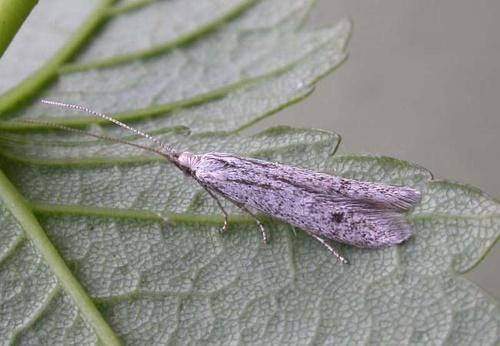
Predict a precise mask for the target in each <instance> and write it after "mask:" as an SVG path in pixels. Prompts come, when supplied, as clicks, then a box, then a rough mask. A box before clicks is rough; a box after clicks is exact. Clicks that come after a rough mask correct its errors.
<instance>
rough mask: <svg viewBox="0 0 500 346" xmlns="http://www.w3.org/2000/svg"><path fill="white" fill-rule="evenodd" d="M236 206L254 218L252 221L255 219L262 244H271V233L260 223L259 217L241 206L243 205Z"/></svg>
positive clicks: (237, 204)
mask: <svg viewBox="0 0 500 346" xmlns="http://www.w3.org/2000/svg"><path fill="white" fill-rule="evenodd" d="M235 204H236V206H237V207H238V208H240V209H241V210H243V211H244V212H245V213H247V214H248V215H250V216H251V217H252V219H254V221H255V223H256V224H257V226H259V229H260V234H261V238H262V242H263V243H264V244H267V243H269V233H268V232H267V229H266V228H265V227H264V225H263V224H262V222H260V220H259V219H258V218H257V216H256V215H255V214H254V213H253V212H251V211H250V210H249V209H248V208H247V207H245V206H244V205H243V204H241V203H235Z"/></svg>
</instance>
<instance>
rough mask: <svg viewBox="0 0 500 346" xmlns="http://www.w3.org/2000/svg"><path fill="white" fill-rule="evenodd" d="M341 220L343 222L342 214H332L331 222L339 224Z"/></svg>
mask: <svg viewBox="0 0 500 346" xmlns="http://www.w3.org/2000/svg"><path fill="white" fill-rule="evenodd" d="M342 220H344V213H339V212H337V213H333V214H332V221H333V222H336V223H341V222H342Z"/></svg>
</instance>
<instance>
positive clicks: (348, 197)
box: [31, 100, 420, 263]
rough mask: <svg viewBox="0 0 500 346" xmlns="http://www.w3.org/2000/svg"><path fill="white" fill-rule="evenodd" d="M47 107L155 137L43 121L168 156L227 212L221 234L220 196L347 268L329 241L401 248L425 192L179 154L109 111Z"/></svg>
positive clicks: (217, 156) (225, 158)
mask: <svg viewBox="0 0 500 346" xmlns="http://www.w3.org/2000/svg"><path fill="white" fill-rule="evenodd" d="M42 102H43V103H46V104H50V105H55V106H59V107H66V108H71V109H75V110H80V111H84V112H87V113H90V114H92V115H94V116H97V117H100V118H104V119H106V120H109V121H111V122H113V123H115V124H117V125H118V126H121V127H123V128H125V129H127V130H129V131H132V132H133V133H135V134H137V135H140V136H142V137H145V138H147V139H148V140H150V141H151V142H152V143H154V144H155V145H156V146H157V148H156V147H146V146H142V145H138V144H135V143H130V142H125V141H123V140H121V139H118V138H114V137H106V136H100V135H96V134H93V133H88V132H85V131H81V130H77V129H73V128H67V127H64V126H60V125H56V124H51V123H45V124H47V125H51V126H54V127H58V128H62V129H65V130H69V131H74V132H81V133H85V134H87V135H90V136H93V137H97V138H101V139H105V140H111V141H115V142H120V143H125V144H128V145H132V146H135V147H139V148H141V149H145V150H149V151H152V152H155V153H157V154H159V155H161V156H163V157H165V158H166V159H167V160H168V161H170V162H172V163H173V164H174V165H175V166H177V167H178V168H179V169H180V170H181V171H183V172H184V173H185V174H187V175H189V176H190V177H192V178H193V179H194V180H195V181H196V182H198V183H199V184H200V185H201V186H202V187H203V188H204V189H205V190H206V191H207V192H208V193H209V194H210V195H211V196H212V197H213V198H214V199H215V201H216V202H217V204H218V206H219V207H220V209H221V210H222V213H223V214H224V225H223V227H222V229H221V230H222V231H225V230H226V229H227V225H228V223H227V218H228V215H227V212H226V211H225V210H224V207H223V206H222V204H221V202H220V200H219V197H222V198H224V199H226V200H228V201H230V202H232V203H233V204H235V205H236V206H238V207H239V208H240V209H241V210H243V211H244V212H245V213H247V214H249V215H250V216H251V217H252V218H253V219H254V220H255V222H256V223H257V225H258V226H259V228H260V231H261V233H262V240H263V241H264V242H267V241H268V239H269V237H268V234H267V231H266V229H265V228H264V226H263V224H262V223H261V222H260V221H259V220H258V218H257V217H256V215H255V212H256V211H260V212H262V213H264V214H267V215H269V216H272V217H274V218H276V219H279V220H282V221H284V222H287V223H289V224H291V225H294V226H297V227H299V228H301V229H303V230H304V231H305V232H306V233H307V234H309V235H311V236H312V237H314V238H315V239H317V240H318V241H320V242H321V243H322V244H323V245H325V246H326V247H327V248H328V249H329V250H330V251H331V252H332V253H333V254H334V255H335V256H336V257H337V258H338V259H339V260H340V261H341V262H343V263H348V261H347V259H346V258H344V257H343V256H341V255H340V254H339V253H338V252H337V251H336V250H335V248H334V247H333V246H332V245H330V244H329V243H328V240H333V241H336V242H340V243H345V244H349V245H354V246H357V247H361V248H383V247H387V246H392V245H395V244H400V243H402V242H404V241H405V240H407V239H408V238H409V237H410V236H411V229H410V226H409V224H408V222H407V221H406V219H405V217H404V215H403V213H404V212H406V211H408V210H409V209H411V208H412V207H413V206H414V205H415V204H416V203H418V202H419V200H420V192H418V191H417V190H415V189H412V188H409V187H405V186H391V185H385V184H379V183H371V182H363V181H357V180H351V179H345V178H341V177H337V176H332V175H327V174H322V173H318V172H314V171H312V170H308V169H302V168H297V167H292V166H287V165H283V164H278V163H272V162H268V161H262V160H256V159H251V158H246V157H241V156H238V155H233V154H225V153H206V154H192V153H189V152H180V151H177V150H175V149H174V148H173V147H172V146H170V145H166V144H164V143H162V142H161V141H159V140H158V139H156V138H154V137H152V136H151V135H149V134H147V133H144V132H142V131H140V130H138V129H135V128H132V127H130V126H128V125H126V124H123V123H122V122H120V121H118V120H116V119H114V118H111V117H110V116H107V115H106V114H103V113H100V112H96V111H93V110H90V109H88V108H85V107H82V106H78V105H72V104H66V103H61V102H55V101H46V100H44V101H42ZM31 122H36V121H31Z"/></svg>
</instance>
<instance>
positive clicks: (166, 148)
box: [41, 100, 178, 161]
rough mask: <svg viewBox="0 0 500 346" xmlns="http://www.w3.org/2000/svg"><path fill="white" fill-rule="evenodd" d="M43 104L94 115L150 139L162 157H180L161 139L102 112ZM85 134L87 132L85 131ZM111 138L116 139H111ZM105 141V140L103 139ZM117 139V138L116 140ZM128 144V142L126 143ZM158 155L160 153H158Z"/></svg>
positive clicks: (81, 107)
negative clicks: (157, 146) (159, 149)
mask: <svg viewBox="0 0 500 346" xmlns="http://www.w3.org/2000/svg"><path fill="white" fill-rule="evenodd" d="M41 102H42V103H45V104H47V105H51V106H56V107H61V108H69V109H72V110H78V111H82V112H85V113H88V114H90V115H93V116H95V117H97V118H101V119H105V120H108V121H110V122H112V123H113V124H115V125H118V126H120V127H121V128H124V129H126V130H128V131H130V132H132V133H134V134H136V135H138V136H141V137H144V138H146V139H149V140H150V141H151V142H153V143H155V144H157V145H159V146H160V147H161V148H162V149H163V150H164V152H162V155H163V156H168V157H169V159H171V160H174V161H175V158H176V156H177V155H178V153H177V151H175V150H174V149H173V148H172V146H170V145H167V144H165V143H163V142H162V141H160V140H159V139H157V138H155V137H153V136H152V135H150V134H148V133H146V132H143V131H141V130H139V129H136V128H134V127H132V126H129V125H127V124H125V123H122V122H121V121H119V120H117V119H115V118H113V117H111V116H109V115H107V114H105V113H102V112H98V111H95V110H93V109H90V108H87V107H85V106H80V105H76V104H71V103H64V102H59V101H51V100H41ZM67 129H69V128H66V130H67ZM83 132H85V131H83ZM86 134H88V135H90V133H86ZM93 137H95V136H93ZM109 138H115V137H109ZM102 139H104V138H102ZM115 139H116V138H115ZM120 143H124V141H121V142H120ZM126 143H128V142H126ZM128 144H132V143H128ZM145 148H147V147H143V148H142V149H145ZM150 149H152V148H150ZM157 153H158V152H157Z"/></svg>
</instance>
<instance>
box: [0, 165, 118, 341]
mask: <svg viewBox="0 0 500 346" xmlns="http://www.w3.org/2000/svg"><path fill="white" fill-rule="evenodd" d="M0 196H1V198H2V199H3V201H4V203H5V205H6V206H7V209H8V210H9V211H10V212H11V213H12V215H13V216H14V217H15V218H16V219H17V221H18V222H19V224H20V225H21V227H22V228H23V229H24V231H25V233H26V237H27V238H29V239H30V240H31V241H32V242H33V244H34V245H35V247H36V249H37V250H38V251H39V253H40V255H41V256H42V258H43V259H44V260H45V262H46V263H47V265H48V266H49V268H50V269H51V270H52V272H53V273H54V275H55V276H56V277H57V279H58V282H59V284H60V285H61V286H62V288H63V289H64V291H65V292H66V293H67V294H68V295H69V296H70V297H71V298H72V299H73V302H74V303H75V305H76V306H77V307H78V309H79V311H80V313H81V315H82V316H83V317H84V319H85V320H86V321H87V322H88V323H89V324H90V325H91V326H92V328H93V330H94V332H95V333H96V335H97V337H98V338H99V339H100V340H101V341H102V343H103V344H105V345H121V341H120V340H119V339H118V336H117V335H116V334H115V333H114V332H113V330H112V329H111V328H110V326H109V325H108V323H107V322H106V321H105V320H104V318H103V317H102V315H101V313H100V312H99V310H98V309H97V307H96V306H95V304H94V302H93V301H92V299H91V298H90V297H89V295H88V294H87V292H86V291H85V289H84V288H83V287H82V286H81V285H80V283H79V282H78V280H77V278H76V277H75V276H74V275H73V273H72V272H71V271H70V270H69V268H68V266H67V265H66V263H65V262H64V259H63V258H62V257H61V255H60V254H59V252H58V251H57V249H56V248H55V247H54V245H53V244H52V242H51V241H50V239H49V238H48V237H47V234H46V233H45V231H44V230H43V229H42V227H41V226H40V224H39V223H38V220H37V219H36V217H35V216H34V215H33V212H32V211H31V209H30V207H29V204H28V202H27V201H26V200H25V199H24V197H23V196H22V195H21V194H20V193H19V191H18V190H17V189H16V188H15V187H14V185H12V183H11V182H10V181H9V179H8V178H7V177H6V176H5V174H4V173H3V172H2V171H0Z"/></svg>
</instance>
